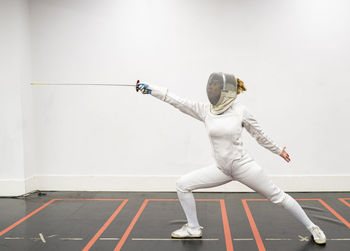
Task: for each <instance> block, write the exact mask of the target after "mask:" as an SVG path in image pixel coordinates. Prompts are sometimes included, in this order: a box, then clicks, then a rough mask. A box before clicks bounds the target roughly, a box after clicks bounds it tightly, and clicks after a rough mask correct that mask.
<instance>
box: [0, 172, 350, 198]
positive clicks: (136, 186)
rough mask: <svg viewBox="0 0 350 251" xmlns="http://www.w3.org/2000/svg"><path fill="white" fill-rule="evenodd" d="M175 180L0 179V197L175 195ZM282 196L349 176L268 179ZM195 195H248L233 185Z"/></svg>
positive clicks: (329, 186)
mask: <svg viewBox="0 0 350 251" xmlns="http://www.w3.org/2000/svg"><path fill="white" fill-rule="evenodd" d="M178 178H179V177H178V176H128V175H123V176H33V177H30V178H26V179H0V196H15V195H22V194H24V193H28V192H31V191H34V190H56V191H145V192H151V191H152V192H160V191H169V192H174V191H176V187H175V183H176V180H177V179H178ZM271 179H272V181H273V182H274V183H275V184H276V185H277V186H279V187H280V188H281V189H282V190H284V191H286V192H316V191H331V192H334V191H350V182H349V180H350V176H349V175H348V176H271ZM197 191H199V192H252V190H251V189H249V188H248V187H246V186H244V185H242V184H240V183H239V182H237V181H233V182H230V183H228V184H225V185H223V186H219V187H215V188H209V189H200V190H197Z"/></svg>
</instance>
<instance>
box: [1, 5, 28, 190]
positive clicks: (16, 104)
mask: <svg viewBox="0 0 350 251" xmlns="http://www.w3.org/2000/svg"><path fill="white" fill-rule="evenodd" d="M28 21H29V19H28V4H27V1H17V0H16V1H11V0H2V1H0V36H1V39H0V55H1V56H0V71H1V74H0V114H1V118H0V142H1V144H0V190H1V194H2V195H15V194H23V193H24V192H25V182H24V180H25V179H26V178H27V177H29V176H30V175H34V171H33V167H32V166H31V167H30V166H29V165H28V164H29V163H28V164H25V163H24V160H25V153H24V141H23V138H24V135H27V134H28V131H27V129H28V124H27V123H26V122H27V119H28V118H26V119H25V120H24V118H23V115H24V114H25V113H24V112H23V111H24V110H25V111H26V114H29V113H30V105H29V106H25V105H24V103H23V101H24V100H23V96H24V95H23V93H26V92H28V91H29V90H28V89H27V88H26V87H25V85H27V83H28V81H30V69H29V68H30V62H29V60H30V58H29V53H30V50H29V27H28ZM26 96H28V95H26ZM23 108H24V110H23ZM30 119H33V118H30ZM25 166H27V167H28V168H27V169H26V168H25Z"/></svg>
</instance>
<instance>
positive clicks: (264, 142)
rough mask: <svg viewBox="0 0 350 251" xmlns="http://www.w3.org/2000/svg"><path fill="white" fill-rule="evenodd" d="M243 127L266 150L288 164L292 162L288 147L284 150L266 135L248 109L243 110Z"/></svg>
mask: <svg viewBox="0 0 350 251" xmlns="http://www.w3.org/2000/svg"><path fill="white" fill-rule="evenodd" d="M242 125H243V127H244V128H245V129H246V130H247V131H248V132H249V133H250V135H252V136H253V137H254V138H255V139H256V141H257V142H258V143H259V144H260V145H261V146H263V147H265V148H266V149H268V150H270V151H271V152H273V153H275V154H278V155H280V156H281V157H282V158H284V159H285V160H286V161H287V162H289V161H290V158H289V155H288V153H287V152H286V150H285V149H286V147H284V148H283V149H282V148H281V147H279V146H278V145H277V144H275V143H274V142H273V141H272V139H270V137H269V136H267V135H266V134H265V132H264V131H263V130H262V128H261V127H260V125H259V124H258V122H257V121H256V119H255V118H254V117H253V115H252V114H251V113H250V112H249V111H248V110H247V108H246V107H244V108H243V122H242Z"/></svg>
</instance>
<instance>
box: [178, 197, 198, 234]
mask: <svg viewBox="0 0 350 251" xmlns="http://www.w3.org/2000/svg"><path fill="white" fill-rule="evenodd" d="M177 196H178V197H179V200H180V203H181V206H182V209H183V210H184V212H185V215H186V218H187V224H188V226H189V227H190V228H196V227H199V223H198V218H197V210H196V202H195V200H194V197H193V194H192V193H191V192H188V193H183V192H180V191H177Z"/></svg>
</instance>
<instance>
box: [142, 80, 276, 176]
mask: <svg viewBox="0 0 350 251" xmlns="http://www.w3.org/2000/svg"><path fill="white" fill-rule="evenodd" d="M149 89H151V90H152V93H151V94H152V96H154V97H156V98H158V99H160V100H162V101H165V102H167V103H169V104H171V105H173V106H174V107H176V108H177V109H179V110H180V111H182V112H183V113H186V114H188V115H190V116H192V117H193V118H195V119H198V120H200V121H202V122H204V124H205V127H206V129H207V131H208V135H209V139H210V142H211V145H212V150H213V156H214V158H215V160H216V163H217V166H218V168H219V169H222V170H228V169H230V168H232V164H233V161H234V160H236V159H240V158H241V157H242V156H243V155H244V154H246V152H245V151H244V149H243V143H242V130H243V127H244V128H245V129H246V130H247V131H248V132H249V133H250V134H251V135H252V136H253V137H254V138H255V139H256V141H257V142H258V143H259V144H260V145H262V146H263V147H265V148H267V149H268V150H270V151H271V152H273V153H276V154H278V155H280V154H281V152H282V148H281V147H279V146H278V145H276V144H275V143H274V142H273V141H272V140H271V139H270V138H269V137H268V136H267V135H266V134H265V133H264V132H263V130H262V129H261V127H260V126H259V124H258V122H257V121H256V120H255V118H254V117H253V116H252V115H251V114H250V113H249V112H248V110H247V108H246V107H245V106H244V105H241V104H239V103H237V102H236V101H235V102H234V103H233V104H232V106H231V107H230V108H229V109H228V110H226V111H225V112H224V113H222V114H220V115H214V114H212V113H211V112H210V104H209V103H208V104H204V103H200V102H194V101H191V100H187V99H183V98H180V97H178V96H176V95H174V94H173V93H171V92H169V91H168V90H167V89H166V88H162V87H157V86H153V85H152V86H149Z"/></svg>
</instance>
